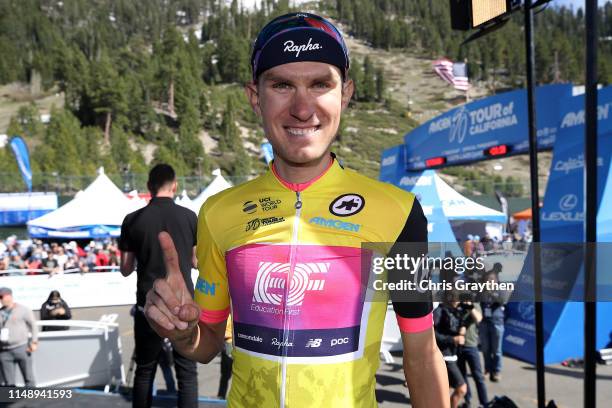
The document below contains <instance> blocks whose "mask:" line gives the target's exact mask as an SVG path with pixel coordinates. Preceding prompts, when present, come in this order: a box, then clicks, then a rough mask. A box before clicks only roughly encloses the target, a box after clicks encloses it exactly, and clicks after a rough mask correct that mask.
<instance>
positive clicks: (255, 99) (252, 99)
mask: <svg viewBox="0 0 612 408" xmlns="http://www.w3.org/2000/svg"><path fill="white" fill-rule="evenodd" d="M244 92H245V93H246V96H247V99H248V100H249V103H250V104H251V108H252V109H253V112H255V114H257V116H261V108H260V107H259V91H258V90H257V84H256V83H255V82H253V81H251V82H247V84H246V85H245V86H244Z"/></svg>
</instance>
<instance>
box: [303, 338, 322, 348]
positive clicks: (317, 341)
mask: <svg viewBox="0 0 612 408" xmlns="http://www.w3.org/2000/svg"><path fill="white" fill-rule="evenodd" d="M321 341H322V339H309V340H308V342H307V343H306V348H311V347H312V348H316V347H320V346H321Z"/></svg>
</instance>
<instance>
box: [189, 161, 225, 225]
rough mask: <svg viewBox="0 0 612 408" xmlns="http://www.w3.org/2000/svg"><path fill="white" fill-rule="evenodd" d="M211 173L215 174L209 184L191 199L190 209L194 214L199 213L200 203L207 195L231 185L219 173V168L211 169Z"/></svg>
mask: <svg viewBox="0 0 612 408" xmlns="http://www.w3.org/2000/svg"><path fill="white" fill-rule="evenodd" d="M212 175H213V176H215V178H214V179H213V181H211V182H210V184H209V185H208V186H207V187H206V188H205V189H204V190H203V191H202V192H201V193H200V195H199V196H197V197H196V198H194V199H193V202H192V204H191V209H192V210H193V211H195V213H196V214H199V212H200V207H202V204H204V202H205V201H206V200H207V199H208V197H211V196H213V195H215V194H217V193H219V192H221V191H223V190H225V189H228V188H230V187H232V185H231V184H230V183H229V182H228V181H227V180H226V179H225V178H223V176H222V175H221V170H219V169H215V170H213V172H212Z"/></svg>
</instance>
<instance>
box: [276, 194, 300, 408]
mask: <svg viewBox="0 0 612 408" xmlns="http://www.w3.org/2000/svg"><path fill="white" fill-rule="evenodd" d="M294 207H295V218H294V219H293V227H292V230H291V247H290V249H289V274H288V275H287V281H286V283H285V291H284V294H285V296H284V299H285V311H286V310H287V309H288V306H287V299H288V298H289V290H290V286H291V279H292V278H293V270H294V269H295V264H296V259H295V251H296V249H297V243H298V230H299V226H300V215H301V213H302V198H301V196H300V192H299V191H296V192H295V204H294ZM290 318H291V316H290V315H288V314H287V313H283V344H289V326H290V324H289V323H290V322H289V320H290ZM288 350H289V347H287V346H284V347H283V356H282V357H281V389H280V408H284V407H285V397H286V392H287V353H288Z"/></svg>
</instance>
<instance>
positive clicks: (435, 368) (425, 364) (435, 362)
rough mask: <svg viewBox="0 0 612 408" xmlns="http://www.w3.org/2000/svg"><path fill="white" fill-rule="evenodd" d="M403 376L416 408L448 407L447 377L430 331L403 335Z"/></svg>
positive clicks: (431, 330)
mask: <svg viewBox="0 0 612 408" xmlns="http://www.w3.org/2000/svg"><path fill="white" fill-rule="evenodd" d="M402 342H403V345H404V374H405V375H406V381H407V382H408V389H409V390H410V402H411V403H412V406H413V407H415V408H430V407H436V408H447V407H449V405H450V396H449V387H448V375H447V373H446V364H444V359H443V358H442V353H440V350H439V349H438V346H437V345H436V340H435V335H434V330H433V327H432V328H431V329H428V330H424V331H422V332H419V333H412V334H408V333H402Z"/></svg>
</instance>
